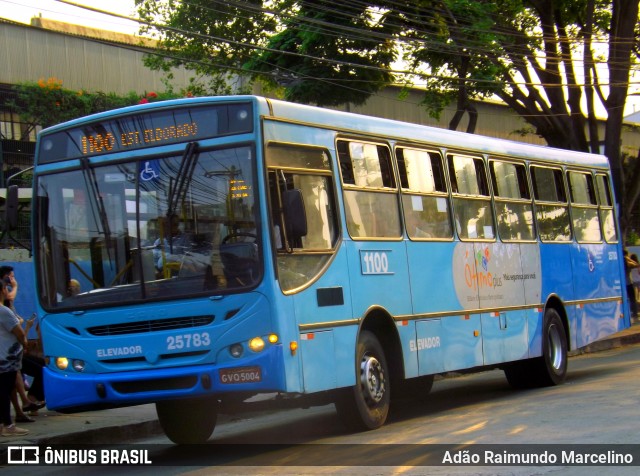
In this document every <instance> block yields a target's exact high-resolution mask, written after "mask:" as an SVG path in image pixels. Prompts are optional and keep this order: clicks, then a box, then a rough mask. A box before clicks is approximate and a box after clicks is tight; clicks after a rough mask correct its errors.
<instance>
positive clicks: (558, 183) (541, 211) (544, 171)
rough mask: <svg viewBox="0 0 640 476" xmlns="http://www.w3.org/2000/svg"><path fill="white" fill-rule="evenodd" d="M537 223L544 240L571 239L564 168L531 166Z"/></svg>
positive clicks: (541, 237)
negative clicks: (563, 174)
mask: <svg viewBox="0 0 640 476" xmlns="http://www.w3.org/2000/svg"><path fill="white" fill-rule="evenodd" d="M530 171H531V182H532V185H533V197H534V199H535V205H536V225H537V228H538V233H539V235H540V239H541V240H542V241H571V222H570V220H569V206H568V203H567V194H566V190H565V186H564V180H563V176H562V170H560V169H554V168H549V167H541V166H536V165H534V166H531V168H530Z"/></svg>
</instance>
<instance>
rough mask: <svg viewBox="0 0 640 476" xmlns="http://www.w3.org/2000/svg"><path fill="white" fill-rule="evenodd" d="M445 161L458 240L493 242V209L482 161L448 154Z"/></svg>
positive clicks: (476, 158)
mask: <svg viewBox="0 0 640 476" xmlns="http://www.w3.org/2000/svg"><path fill="white" fill-rule="evenodd" d="M447 162H448V167H449V179H450V180H451V190H452V192H453V212H454V213H453V214H454V223H455V227H456V230H457V232H458V235H459V236H460V239H461V240H493V239H494V238H495V231H494V222H493V208H492V207H491V198H490V196H489V186H488V182H487V175H486V172H485V168H484V161H483V160H482V159H481V158H478V157H468V156H464V155H457V154H449V155H448V156H447Z"/></svg>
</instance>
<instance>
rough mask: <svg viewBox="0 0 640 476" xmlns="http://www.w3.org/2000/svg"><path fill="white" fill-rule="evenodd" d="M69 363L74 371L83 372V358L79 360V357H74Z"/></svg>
mask: <svg viewBox="0 0 640 476" xmlns="http://www.w3.org/2000/svg"><path fill="white" fill-rule="evenodd" d="M71 365H72V367H73V370H75V371H76V372H84V366H85V363H84V360H80V359H74V360H73V361H72V362H71Z"/></svg>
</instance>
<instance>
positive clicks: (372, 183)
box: [338, 140, 402, 238]
mask: <svg viewBox="0 0 640 476" xmlns="http://www.w3.org/2000/svg"><path fill="white" fill-rule="evenodd" d="M338 158H339V161H340V170H341V173H342V182H343V184H344V201H345V211H346V215H347V216H346V218H347V228H348V230H349V234H350V235H351V236H352V237H354V238H399V237H400V236H401V234H402V230H401V227H400V215H399V213H398V199H397V187H396V184H395V179H394V176H393V169H392V165H391V154H390V151H389V148H388V147H387V146H386V145H381V144H371V143H364V142H356V141H346V140H339V141H338Z"/></svg>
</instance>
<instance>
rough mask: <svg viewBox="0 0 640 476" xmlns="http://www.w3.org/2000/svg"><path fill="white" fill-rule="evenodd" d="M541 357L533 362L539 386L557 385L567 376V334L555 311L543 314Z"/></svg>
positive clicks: (548, 310)
mask: <svg viewBox="0 0 640 476" xmlns="http://www.w3.org/2000/svg"><path fill="white" fill-rule="evenodd" d="M542 332H543V333H542V357H539V358H538V359H537V360H536V361H535V362H536V366H537V372H536V373H537V374H538V376H539V379H540V386H541V387H546V386H550V385H559V384H561V383H562V382H564V379H565V378H566V376H567V334H566V332H565V331H564V325H563V324H562V319H561V318H560V314H558V311H556V310H555V309H547V312H545V313H544V327H543V329H542Z"/></svg>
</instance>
